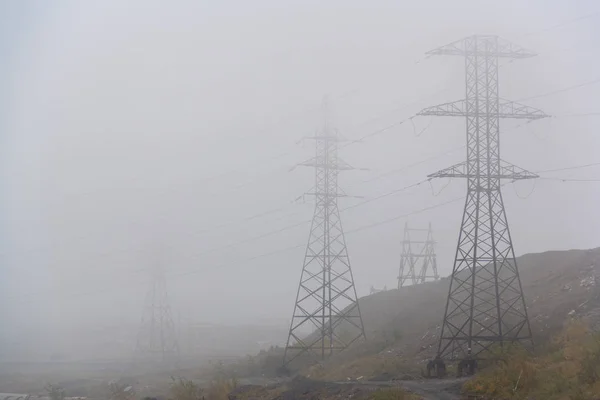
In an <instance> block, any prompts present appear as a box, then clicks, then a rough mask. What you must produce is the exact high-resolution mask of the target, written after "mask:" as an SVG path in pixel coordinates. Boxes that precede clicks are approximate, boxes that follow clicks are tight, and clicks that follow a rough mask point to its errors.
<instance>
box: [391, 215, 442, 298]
mask: <svg viewBox="0 0 600 400" xmlns="http://www.w3.org/2000/svg"><path fill="white" fill-rule="evenodd" d="M411 232H427V236H426V239H425V240H413V239H412V238H411ZM417 269H418V272H417ZM429 273H430V275H428V274H429ZM428 279H429V280H434V281H437V280H438V279H440V275H439V274H438V270H437V258H436V255H435V241H434V240H433V231H432V229H431V223H430V224H429V227H428V228H427V229H415V228H409V227H408V222H407V223H406V224H405V225H404V239H403V240H402V254H401V255H400V271H399V273H398V289H400V288H401V287H402V286H404V285H405V283H406V281H408V280H410V283H412V284H413V285H417V284H419V283H424V282H425V281H427V280H428Z"/></svg>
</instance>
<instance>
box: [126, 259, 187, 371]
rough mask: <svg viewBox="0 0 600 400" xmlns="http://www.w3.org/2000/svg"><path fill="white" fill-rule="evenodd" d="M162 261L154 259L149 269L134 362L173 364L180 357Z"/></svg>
mask: <svg viewBox="0 0 600 400" xmlns="http://www.w3.org/2000/svg"><path fill="white" fill-rule="evenodd" d="M161 261H162V260H155V265H154V267H153V269H152V271H151V272H152V279H151V283H150V290H149V291H148V294H147V295H146V301H145V304H144V310H143V313H142V321H141V324H140V330H139V332H138V336H137V341H136V347H135V352H134V360H135V362H169V363H174V362H175V363H176V362H177V361H178V359H179V344H178V341H177V335H176V332H175V325H174V323H173V316H172V314H171V306H170V305H169V300H168V295H167V283H166V278H165V273H164V268H163V265H162V264H161Z"/></svg>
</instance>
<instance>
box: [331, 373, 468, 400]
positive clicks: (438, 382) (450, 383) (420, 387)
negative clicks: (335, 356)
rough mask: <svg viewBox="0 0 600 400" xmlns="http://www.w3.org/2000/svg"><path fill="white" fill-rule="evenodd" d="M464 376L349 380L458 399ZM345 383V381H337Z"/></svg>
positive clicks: (433, 399) (429, 399) (428, 399)
mask: <svg viewBox="0 0 600 400" xmlns="http://www.w3.org/2000/svg"><path fill="white" fill-rule="evenodd" d="M465 381H466V378H460V379H458V378H455V379H429V380H415V381H392V382H371V381H364V382H351V383H352V384H354V385H365V386H371V387H375V386H378V387H401V388H403V389H406V390H408V391H410V392H412V393H415V394H418V395H419V396H423V399H424V400H460V399H461V395H460V388H461V386H462V384H463V383H464V382H465ZM339 383H340V384H345V383H347V382H339ZM348 383H350V382H348Z"/></svg>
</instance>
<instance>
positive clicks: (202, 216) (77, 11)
mask: <svg viewBox="0 0 600 400" xmlns="http://www.w3.org/2000/svg"><path fill="white" fill-rule="evenodd" d="M594 11H600V5H598V4H597V3H596V2H594V1H591V0H588V1H542V0H538V1H530V2H523V1H517V0H513V1H502V2H498V1H475V0H472V1H466V0H464V1H453V2H448V1H443V0H437V1H433V0H430V1H418V2H404V1H369V2H366V1H362V2H359V1H329V2H322V1H302V2H300V1H253V2H242V1H238V2H234V1H229V2H226V1H222V2H217V1H183V0H181V1H174V2H166V1H127V2H123V1H117V0H114V1H113V0H110V1H109V0H105V1H101V2H100V1H98V2H78V1H55V2H51V3H50V2H42V1H22V2H17V1H12V2H10V1H5V2H2V4H0V15H1V16H0V19H1V20H2V21H0V25H1V26H2V27H3V28H2V30H1V31H0V33H1V35H2V38H1V42H0V52H2V59H3V68H2V76H1V77H0V82H1V83H2V85H1V87H2V88H3V90H2V92H1V94H0V104H1V105H2V108H3V109H2V110H1V111H0V131H1V132H2V139H3V140H2V153H1V156H2V164H1V165H2V174H1V177H2V181H1V185H2V188H1V190H2V194H3V196H2V202H1V203H0V204H1V206H2V208H1V210H0V212H1V216H2V219H1V220H2V221H3V222H2V225H3V226H2V227H1V229H2V236H1V237H2V238H3V243H1V244H0V249H1V252H2V263H1V265H0V273H1V277H0V289H1V292H2V300H0V304H1V306H0V312H1V313H0V316H1V317H2V318H3V319H6V320H9V321H11V322H12V324H11V325H12V326H13V328H14V329H15V331H18V330H19V329H31V328H35V329H41V330H45V329H48V330H51V329H58V328H59V327H60V328H61V329H70V328H74V327H76V326H81V324H109V323H111V322H112V321H115V320H118V319H122V318H132V319H134V320H137V319H138V318H139V315H140V313H141V307H142V303H143V298H144V293H145V291H146V286H147V281H148V276H147V273H146V272H144V271H140V270H143V269H144V268H146V267H147V266H149V265H150V263H151V261H152V254H153V250H154V249H153V248H154V247H156V243H157V242H161V243H163V248H162V251H163V254H165V258H166V259H167V260H168V263H167V266H166V268H167V274H168V286H169V289H170V293H169V294H170V297H171V299H172V306H173V308H174V310H175V313H178V312H181V313H182V314H185V315H189V317H191V318H193V319H195V320H198V321H208V322H226V323H235V322H247V321H251V320H252V319H255V318H275V319H287V318H288V314H290V313H291V311H292V307H293V301H294V297H295V293H296V287H297V284H298V278H299V274H300V270H301V266H302V257H303V252H304V244H305V242H306V240H307V236H308V229H309V225H308V224H304V225H300V226H298V227H296V228H293V229H289V230H285V231H282V232H280V233H278V234H275V235H271V236H266V237H265V238H263V239H260V240H255V241H248V242H247V243H243V244H240V245H235V246H230V247H227V248H225V249H223V247H225V246H228V245H231V244H235V243H238V242H241V241H245V240H247V239H249V238H252V237H255V236H260V235H262V234H265V233H268V232H272V231H275V230H278V229H281V228H283V227H286V226H288V225H293V224H295V223H298V222H301V221H304V220H310V218H311V217H312V211H313V206H312V203H311V200H310V198H307V199H306V203H302V202H299V203H293V200H294V199H295V198H297V197H298V196H300V195H301V194H302V193H303V192H305V191H307V190H309V189H310V188H311V186H312V179H313V171H311V170H310V169H306V168H296V169H294V170H293V171H291V172H290V171H289V170H290V168H291V167H293V166H294V165H295V164H296V163H298V162H300V161H303V160H305V159H308V158H310V157H312V155H313V148H312V146H313V143H312V142H310V141H306V142H305V143H304V144H296V142H298V141H299V140H300V139H301V138H302V137H303V136H310V135H311V134H312V133H313V132H314V131H315V129H317V128H318V127H319V124H320V118H321V117H320V114H319V110H318V107H319V105H320V101H321V98H322V96H323V95H324V94H329V95H330V99H331V102H332V108H333V112H332V114H333V116H332V119H333V122H334V125H335V126H337V127H338V129H339V130H340V132H341V134H342V135H344V136H345V137H347V138H349V139H356V138H358V137H360V136H363V135H365V134H367V133H369V132H373V131H375V130H377V129H379V128H382V127H385V126H387V125H389V124H391V123H393V122H397V121H401V120H404V119H406V118H408V117H410V116H411V115H414V114H415V113H416V112H417V111H419V110H420V109H421V108H423V107H425V106H428V105H434V104H437V103H442V102H445V101H451V100H458V99H461V98H463V97H464V71H463V67H464V65H463V64H464V62H463V61H462V60H461V59H460V58H453V57H432V58H429V59H425V60H424V53H425V52H426V51H428V50H431V49H433V48H435V47H437V46H441V45H443V44H446V43H448V42H451V41H454V40H457V39H460V38H462V37H464V36H467V35H470V34H474V33H480V34H499V35H501V36H502V37H504V38H505V39H507V40H511V41H514V42H515V43H517V44H519V45H522V46H524V47H526V48H530V49H532V50H534V51H537V52H538V53H539V54H540V55H539V56H538V57H536V58H534V59H527V60H517V61H515V62H514V63H511V64H507V65H505V66H503V67H502V69H501V72H500V82H501V86H500V95H501V97H503V98H508V99H513V100H518V99H519V98H522V97H528V96H533V95H537V94H541V93H546V92H550V91H553V90H556V89H560V88H563V87H567V86H571V85H574V84H577V83H581V82H586V81H591V80H594V79H598V78H599V75H598V69H597V66H598V62H599V60H600V46H599V44H600V31H599V29H598V27H597V26H598V22H599V21H600V15H596V16H594V17H591V18H588V19H584V20H581V21H578V22H574V23H570V24H567V25H565V26H564V27H560V28H554V29H548V30H545V29H546V28H550V27H554V26H555V25H558V24H560V23H561V22H564V21H569V20H571V19H572V18H575V17H577V16H580V15H586V14H591V13H593V12H594ZM530 32H533V34H530V35H527V34H528V33H530ZM417 61H420V62H418V63H417ZM506 62H507V61H506V60H503V61H502V62H501V64H505V63H506ZM444 89H445V90H444ZM599 90H600V85H590V86H587V87H582V88H579V89H575V90H572V91H568V92H564V93H560V94H556V95H552V96H548V97H543V98H537V99H531V100H526V101H523V102H524V103H526V104H529V105H531V106H534V107H539V108H541V109H543V110H544V111H546V112H547V113H549V114H552V115H556V116H561V115H566V114H573V113H586V112H599V111H600V105H599V104H598V101H597V99H598V93H599ZM417 100H421V101H420V102H418V103H417V104H412V105H411V106H409V107H406V108H404V109H402V110H395V109H397V108H399V107H401V106H403V105H406V104H410V103H414V102H416V101H417ZM376 116H382V117H381V118H379V119H377V120H375V121H372V122H370V123H367V124H365V123H364V122H365V121H368V120H371V119H372V118H373V117H376ZM599 121H600V119H599V118H598V117H586V118H583V117H577V118H574V117H573V118H566V117H563V118H560V117H557V118H552V119H548V120H542V121H537V122H533V123H531V124H529V125H527V126H526V127H522V128H519V129H512V130H510V128H511V127H515V126H517V125H519V124H520V122H515V121H503V122H502V123H501V127H502V129H503V130H504V131H506V132H503V133H502V136H501V138H502V139H501V143H502V148H501V154H502V158H503V159H505V160H507V161H510V162H512V163H515V164H517V165H519V166H521V167H523V168H526V169H529V170H532V171H536V170H546V169H551V168H560V167H564V166H572V165H581V164H586V163H592V162H599V161H600V157H599V156H598V150H597V149H598V148H599V147H598V144H599V142H600V138H599V137H598V132H599V130H598V127H599V125H600V123H599ZM414 122H415V125H416V129H417V130H418V131H420V130H421V129H423V128H425V127H426V126H428V124H429V123H430V119H429V118H416V119H415V120H414ZM464 130H465V128H464V120H462V119H448V118H438V119H434V120H433V121H431V125H429V128H428V129H427V130H426V131H425V132H424V133H423V134H422V135H421V136H419V137H415V135H414V134H413V128H412V126H411V124H410V122H406V123H404V124H403V125H401V126H399V127H396V128H393V129H390V130H389V131H387V132H385V133H383V134H381V135H377V136H374V137H372V138H369V139H366V140H365V141H364V143H361V144H353V145H350V146H348V147H347V148H345V149H343V150H341V152H340V155H341V157H343V158H344V159H345V160H347V161H348V162H350V163H351V164H352V165H354V166H356V167H360V168H368V169H369V171H360V170H357V171H350V172H345V173H344V176H343V177H341V184H342V187H343V188H344V189H345V190H346V191H347V192H348V193H349V194H352V195H360V196H364V197H365V198H366V199H368V198H373V197H376V196H378V195H380V194H383V193H386V192H389V191H392V190H394V189H398V188H401V187H403V186H406V185H409V184H412V183H415V182H418V181H420V180H422V179H424V177H425V176H426V175H427V174H428V173H432V172H435V171H437V170H439V169H441V168H444V167H447V166H449V165H452V164H454V163H457V162H460V161H462V160H463V159H464V150H458V151H455V152H453V153H452V154H449V155H447V156H445V157H441V158H438V159H436V160H433V161H430V162H427V163H423V164H421V165H418V166H416V167H413V168H410V169H407V170H406V171H404V172H402V173H397V174H392V175H389V176H388V177H386V178H382V179H378V180H374V181H372V182H367V183H363V181H365V180H369V179H371V178H373V177H375V176H377V175H379V174H382V173H385V172H388V171H391V170H394V169H398V168H401V167H403V166H406V165H410V164H412V163H415V162H418V161H421V160H424V159H426V158H430V157H432V156H435V155H438V154H440V153H442V152H444V151H446V150H449V149H452V148H456V147H457V146H461V145H464ZM231 171H233V172H231ZM224 173H225V174H224ZM547 175H548V176H561V177H576V178H583V179H593V178H599V179H600V167H597V168H589V169H581V170H574V171H568V172H563V173H553V174H547ZM446 183H447V182H446V181H443V180H440V181H434V182H432V185H433V189H434V192H435V193H436V194H437V193H438V192H439V191H440V190H441V189H442V188H443V187H444V185H445V184H446ZM464 193H465V183H464V182H462V181H458V180H453V181H451V182H450V184H449V185H448V186H447V187H446V188H445V189H444V190H443V191H442V192H441V193H440V194H439V195H437V196H434V195H432V191H431V189H430V187H429V185H427V184H424V185H421V186H420V187H418V188H415V189H411V190H409V191H407V192H405V193H401V194H398V195H394V196H388V197H386V198H384V199H381V200H378V201H373V202H371V203H369V204H368V205H364V206H361V207H357V208H355V209H352V210H349V211H347V212H344V213H342V219H343V223H344V227H345V229H346V231H348V235H347V238H346V239H347V243H348V249H349V253H350V257H351V261H352V265H353V271H354V277H355V281H356V285H357V290H358V292H359V295H366V294H367V293H368V290H369V287H370V286H371V285H374V286H376V287H378V288H379V287H383V286H384V285H387V286H388V288H390V287H394V286H395V284H396V281H395V278H396V276H397V269H398V263H399V254H400V246H399V241H400V240H401V237H402V229H403V226H404V223H405V219H398V220H396V221H394V222H391V223H389V224H384V225H381V226H378V227H375V228H372V229H366V230H362V231H359V232H356V233H351V231H352V230H354V229H357V228H360V227H362V226H366V225H369V224H371V223H376V222H379V221H383V220H386V219H388V218H392V217H394V216H399V215H403V214H407V213H410V212H412V211H415V210H418V209H421V208H424V207H428V206H432V205H435V204H439V203H443V202H445V201H449V200H451V199H453V198H455V197H459V196H462V195H464ZM530 193H531V194H530ZM521 197H525V199H521ZM504 198H505V203H506V207H507V213H508V219H509V223H510V226H511V231H512V236H513V241H514V244H515V250H516V252H517V254H523V253H528V252H539V251H545V250H551V249H553V250H554V249H570V248H589V247H596V246H598V245H599V244H600V240H599V239H598V238H599V234H600V214H599V213H598V212H596V205H597V204H598V201H599V200H600V183H561V182H554V181H542V180H540V181H537V182H536V183H535V184H534V183H533V182H519V183H517V184H515V185H509V186H507V187H505V189H504ZM360 201H362V200H361V199H348V200H343V201H342V202H341V203H340V207H341V208H343V207H345V206H346V205H351V204H354V203H358V202H360ZM462 207H463V203H462V201H458V202H455V203H452V204H450V205H447V206H444V207H440V208H437V209H435V210H432V211H429V212H426V213H422V214H418V215H415V216H412V217H411V218H410V219H409V223H410V225H411V226H414V227H419V226H426V224H427V223H429V222H431V223H432V224H433V228H434V235H435V238H436V239H437V240H438V242H439V245H438V249H437V254H438V264H439V267H440V272H441V274H442V275H444V276H445V275H448V274H449V273H450V271H451V267H452V261H453V256H454V249H455V246H456V240H457V234H458V228H459V224H460V218H461V213H462ZM278 208H282V211H280V212H278V213H271V214H268V215H266V216H264V217H260V218H256V219H253V220H250V221H242V220H243V219H244V218H246V217H249V216H253V215H256V214H261V213H264V212H267V211H271V210H274V209H278ZM225 223H231V224H230V225H227V226H224V227H221V228H214V227H216V226H219V225H221V224H225ZM296 245H299V246H300V247H298V248H295V249H292V250H289V251H285V252H282V253H280V254H275V255H272V256H269V257H262V258H256V259H254V260H249V259H250V258H252V257H255V256H258V255H262V254H265V253H270V252H274V251H277V250H280V249H285V248H288V247H291V246H296ZM214 248H221V249H217V250H214V251H210V252H209V250H210V249H214ZM189 271H193V272H194V273H192V274H188V275H181V276H177V274H181V273H182V272H189Z"/></svg>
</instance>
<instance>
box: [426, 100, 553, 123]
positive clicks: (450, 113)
mask: <svg viewBox="0 0 600 400" xmlns="http://www.w3.org/2000/svg"><path fill="white" fill-rule="evenodd" d="M477 114H478V113H477V111H475V112H473V111H470V112H467V102H466V100H457V101H451V102H449V103H443V104H439V105H437V106H433V107H427V108H424V109H423V110H421V111H420V112H419V113H417V115H422V116H428V115H429V116H438V117H468V116H477ZM482 114H483V113H482ZM485 115H490V113H485ZM497 115H498V117H499V118H512V119H530V120H535V119H541V118H547V117H549V115H548V114H546V113H544V112H543V111H541V110H538V109H537V108H534V107H530V106H527V105H524V104H520V103H516V102H514V101H508V100H500V102H499V104H498V112H497Z"/></svg>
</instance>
